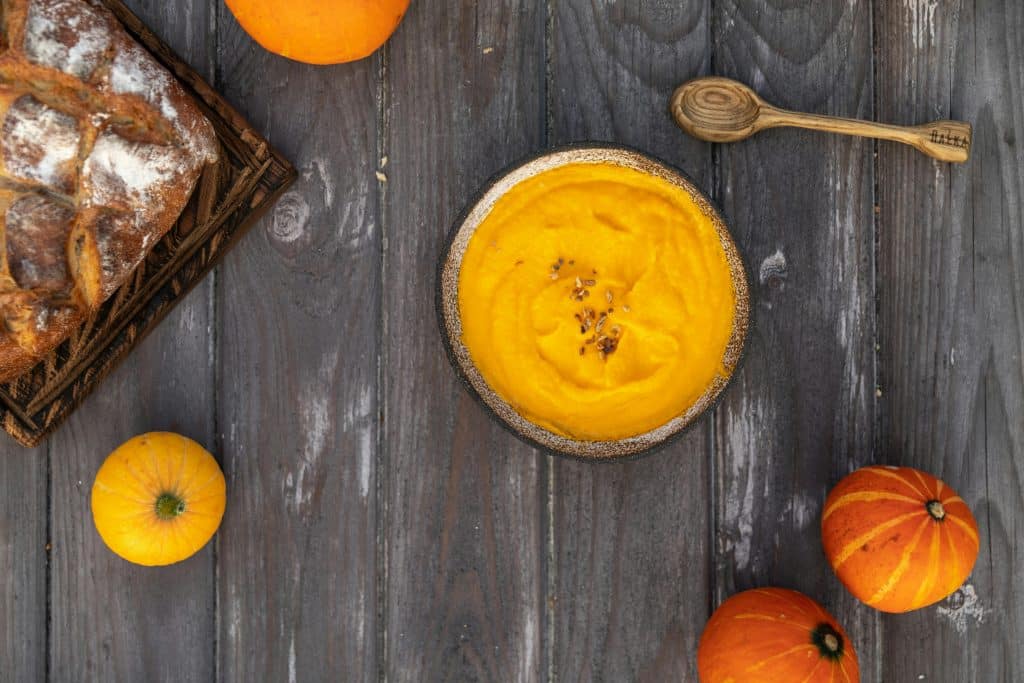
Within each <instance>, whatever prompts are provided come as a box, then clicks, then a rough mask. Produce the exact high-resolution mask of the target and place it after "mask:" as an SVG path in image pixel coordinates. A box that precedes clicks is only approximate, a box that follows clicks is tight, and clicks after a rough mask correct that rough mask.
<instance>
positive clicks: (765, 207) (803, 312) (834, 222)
mask: <svg viewBox="0 0 1024 683" xmlns="http://www.w3.org/2000/svg"><path fill="white" fill-rule="evenodd" d="M869 10H870V7H869V5H868V4H867V3H852V4H851V3H848V2H839V1H829V2H803V3H786V4H785V5H779V6H776V5H773V4H770V3H750V2H733V1H729V0H723V1H722V2H716V3H715V16H714V42H715V44H714V51H715V52H714V54H715V57H714V59H715V70H716V72H717V73H719V74H721V75H723V76H727V77H730V78H736V79H737V80H740V81H742V82H744V83H747V84H749V85H751V87H753V88H754V90H755V91H756V92H758V93H759V94H760V95H761V96H762V97H764V98H765V99H766V100H768V101H770V102H773V103H775V104H777V105H779V106H781V107H785V108H788V109H795V110H800V111H807V112H814V113H820V114H834V115H846V116H853V117H858V118H870V117H871V115H872V111H871V109H872V97H871V96H872V88H871V81H872V62H871V59H872V54H871V15H870V11H869ZM913 153H914V154H916V152H913ZM718 158H719V168H718V177H719V196H720V199H721V201H722V204H723V206H724V209H725V215H726V217H727V218H728V219H730V220H731V221H732V225H733V229H734V233H735V237H736V240H737V242H738V243H739V245H740V249H741V250H742V251H743V253H745V255H746V258H747V259H748V263H749V265H750V268H751V271H752V273H751V274H752V280H753V282H752V286H753V299H754V306H753V307H752V317H753V319H754V321H755V324H754V326H753V327H752V330H751V332H752V333H751V335H750V338H749V340H748V345H747V355H746V362H745V365H744V367H743V369H742V370H741V372H740V373H739V374H738V375H737V377H736V379H735V385H734V386H733V387H732V388H731V390H730V391H729V392H728V396H727V397H726V399H725V401H723V403H722V404H721V406H720V408H719V409H718V410H717V411H716V415H715V418H716V425H715V485H716V495H715V500H716V503H715V510H714V517H715V520H716V521H715V527H716V536H717V549H716V550H717V553H716V563H715V568H714V598H715V600H716V601H721V600H722V599H724V598H725V597H727V596H729V595H731V594H733V593H735V592H737V591H740V590H743V589H747V588H752V587H756V586H768V585H777V586H782V587H787V588H795V589H798V590H801V591H803V592H804V593H806V594H808V595H809V596H810V597H812V598H814V599H816V600H818V601H819V602H821V603H822V604H823V605H824V606H825V607H826V608H827V609H828V610H829V611H830V612H832V614H834V615H835V617H836V618H837V619H838V620H839V621H840V622H841V623H842V624H843V625H844V627H845V628H846V630H847V631H848V632H849V633H850V635H851V637H852V638H853V640H854V644H855V647H856V650H857V652H858V653H859V656H860V660H861V670H862V671H863V672H864V677H865V679H866V680H872V679H873V678H874V677H875V675H874V673H873V672H874V671H875V668H874V667H875V666H876V665H877V663H878V656H877V654H878V653H877V652H876V647H875V642H876V639H877V637H878V631H877V618H876V616H875V615H874V613H873V612H872V611H871V610H867V609H862V608H860V607H859V606H858V605H856V604H855V601H854V600H853V599H852V598H851V597H850V596H849V595H848V594H847V593H846V591H845V590H844V589H843V588H842V587H841V586H840V585H839V583H838V581H837V580H836V579H835V577H834V576H833V574H832V572H831V570H830V569H829V567H828V564H827V563H826V562H825V560H824V556H823V553H822V549H821V539H820V526H819V525H820V512H821V506H822V503H823V502H824V499H825V494H826V491H827V489H828V488H829V487H830V486H831V485H832V484H834V483H835V482H836V481H837V480H838V479H839V478H840V477H841V476H842V475H845V474H847V473H848V472H850V471H851V470H853V469H855V468H856V467H858V466H859V465H862V464H865V463H867V462H870V461H871V459H872V448H873V445H874V423H875V396H874V392H875V389H874V386H873V384H874V376H875V368H874V349H873V345H874V329H875V324H874V303H873V302H874V283H873V230H872V220H873V217H872V188H873V185H872V180H873V177H872V145H871V143H870V142H868V141H864V140H857V139H850V138H844V137H838V136H826V135H823V134H820V133H813V132H805V131H793V130H770V131H765V132H763V133H760V134H758V135H757V136H756V137H754V138H751V139H750V140H747V141H745V142H743V143H740V144H735V145H723V146H722V147H721V148H720V150H719V157H718Z"/></svg>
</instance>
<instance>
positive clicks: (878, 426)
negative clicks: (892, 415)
mask: <svg viewBox="0 0 1024 683" xmlns="http://www.w3.org/2000/svg"><path fill="white" fill-rule="evenodd" d="M868 10H869V11H870V12H871V21H870V22H868V23H869V33H868V37H869V40H870V41H871V120H872V121H877V120H878V108H879V107H878V101H879V99H878V98H879V95H878V55H879V44H878V36H879V21H880V19H879V9H878V2H876V0H870V3H869V7H868ZM878 177H879V166H878V140H877V139H872V141H871V231H872V234H871V291H872V293H873V296H874V302H873V303H874V306H872V308H871V311H872V313H873V316H874V317H873V319H872V320H871V324H872V326H873V328H874V329H873V330H872V334H871V346H872V348H871V359H872V363H873V365H874V367H873V375H874V377H873V378H872V379H873V382H872V386H873V389H872V396H871V397H870V398H871V406H872V407H871V410H872V415H871V418H872V423H873V425H874V430H875V433H874V436H873V437H872V441H871V450H872V453H871V461H872V462H882V461H884V460H885V458H884V456H883V454H882V448H881V446H882V425H883V419H882V409H883V404H882V399H881V397H880V396H879V395H878V391H879V389H880V388H881V387H882V384H883V381H884V377H882V363H881V331H880V329H879V328H880V326H881V320H882V287H881V286H880V284H879V283H880V282H881V279H880V278H879V267H878V264H879V260H880V258H881V248H882V239H881V235H882V231H881V227H880V226H881V221H882V210H881V205H880V204H879V190H878ZM874 621H875V639H874V643H873V647H874V650H875V651H874V653H873V654H874V656H875V657H874V666H873V667H872V668H873V670H874V672H875V680H876V681H881V680H882V673H883V672H884V671H885V665H884V662H883V659H884V656H885V647H884V644H883V639H882V630H883V629H884V628H885V623H884V621H883V620H882V619H881V618H880V617H879V616H878V615H877V614H876V615H875V616H874ZM866 668H867V667H865V669H866Z"/></svg>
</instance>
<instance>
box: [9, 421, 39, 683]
mask: <svg viewBox="0 0 1024 683" xmlns="http://www.w3.org/2000/svg"><path fill="white" fill-rule="evenodd" d="M46 457H47V450H46V447H45V446H42V447H39V448H34V449H32V450H26V449H25V448H24V447H22V446H19V445H17V444H16V443H14V442H13V441H10V440H7V441H6V442H5V443H4V444H3V447H2V448H0V490H2V491H5V492H7V493H6V495H4V496H3V498H2V499H0V575H2V576H4V577H6V578H5V580H4V581H3V583H2V585H0V604H2V605H4V609H3V610H2V612H0V662H3V669H4V673H3V675H4V676H8V677H10V680H12V681H40V680H43V678H44V676H45V673H46V543H47V534H46V532H47V528H46V520H47V517H46V493H47V482H46V477H47V472H46Z"/></svg>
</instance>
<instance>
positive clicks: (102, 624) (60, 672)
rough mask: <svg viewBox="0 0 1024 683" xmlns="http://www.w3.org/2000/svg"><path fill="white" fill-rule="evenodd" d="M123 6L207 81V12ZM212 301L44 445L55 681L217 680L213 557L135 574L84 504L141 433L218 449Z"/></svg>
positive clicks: (179, 314)
mask: <svg viewBox="0 0 1024 683" xmlns="http://www.w3.org/2000/svg"><path fill="white" fill-rule="evenodd" d="M128 4H129V7H130V8H131V9H132V10H133V11H134V12H136V13H137V14H139V16H140V17H141V18H142V19H143V20H144V21H146V23H147V24H149V25H150V26H153V27H156V29H157V30H158V32H159V33H160V35H161V36H162V37H163V38H164V39H165V40H167V41H168V42H169V43H170V44H171V45H172V47H174V49H175V50H176V51H177V52H178V53H179V54H180V55H181V56H182V57H183V58H184V59H185V60H186V61H188V62H189V63H191V64H192V65H193V66H195V67H196V68H197V69H198V70H199V71H200V72H203V73H205V74H206V75H208V76H209V75H212V64H213V54H214V51H213V49H212V39H213V35H212V21H213V16H212V12H211V11H210V9H209V5H208V3H204V2H200V1H197V0H182V1H181V2H178V3H175V4H174V5H170V6H169V5H167V4H166V3H162V2H158V1H156V0H144V1H138V0H136V1H133V2H130V3H128ZM211 293H212V285H211V284H210V283H209V282H205V283H203V284H200V285H199V286H198V287H196V289H195V290H193V292H192V293H191V294H190V295H189V296H188V297H187V298H186V299H184V300H183V301H182V302H181V303H180V304H179V305H178V306H177V307H176V308H175V309H174V311H172V312H171V313H170V314H169V315H168V317H167V319H165V320H164V322H163V324H161V326H160V327H159V328H158V329H157V330H156V331H154V332H153V334H152V335H150V336H149V337H148V338H147V339H146V340H145V341H144V342H143V343H142V344H140V345H139V346H138V347H137V348H136V349H135V350H134V351H133V353H132V354H131V355H130V356H129V357H128V358H126V359H125V361H124V362H123V363H122V364H121V365H120V366H119V367H118V368H117V369H116V370H115V371H114V372H113V373H112V374H111V376H110V377H108V378H107V380H106V381H105V382H104V384H103V390H102V391H100V392H97V393H96V394H94V395H93V396H91V397H90V398H88V399H87V400H86V401H85V403H83V405H82V406H81V407H80V408H79V409H78V410H77V411H76V412H75V413H74V415H73V416H72V417H71V418H69V420H68V422H67V423H66V425H65V426H64V427H63V428H61V429H60V430H59V431H58V432H57V433H56V434H55V435H54V436H53V437H51V439H50V441H49V448H50V454H51V464H50V466H51V472H52V480H51V491H50V499H51V510H50V514H51V516H52V544H53V548H52V551H51V573H52V579H51V587H50V602H51V618H52V626H51V629H50V653H49V673H50V677H51V678H52V679H53V680H76V679H82V678H85V679H91V680H105V681H134V680H169V679H172V678H174V679H178V680H209V679H210V678H211V677H212V676H213V673H214V661H213V647H214V645H213V643H214V612H213V567H214V558H213V549H212V547H211V546H207V547H206V548H204V549H203V550H202V551H200V552H199V553H198V554H197V555H196V556H194V557H193V558H191V559H189V560H188V561H186V562H183V563H181V564H179V565H175V566H172V567H167V568H163V569H152V568H146V567H139V566H135V565H131V564H129V563H127V562H125V561H124V560H122V559H120V558H118V557H116V556H115V555H114V554H113V553H111V552H110V551H109V550H108V549H107V548H106V546H105V545H104V544H103V541H102V540H101V539H100V538H99V535H98V534H97V533H96V530H95V528H94V527H93V523H92V513H91V511H90V506H89V496H90V492H91V489H92V481H93V478H94V477H95V474H96V470H97V469H98V468H99V466H100V463H102V461H103V459H104V458H105V457H106V456H107V454H108V453H110V451H111V450H113V449H114V448H115V447H117V446H118V445H119V444H120V443H121V442H122V441H124V440H126V439H128V438H129V437H131V436H134V435H135V434H137V433H140V432H145V431H152V430H158V429H168V430H173V431H177V432H181V433H183V434H186V435H188V436H190V437H192V438H194V439H196V440H197V441H199V442H201V443H204V444H206V445H209V446H212V442H213V436H214V418H213V416H214V403H213V391H212V389H213V367H212V360H211V357H210V344H209V333H210V329H211V325H212V321H213V311H212V306H211V298H210V297H211ZM184 368H187V371H183V369H184Z"/></svg>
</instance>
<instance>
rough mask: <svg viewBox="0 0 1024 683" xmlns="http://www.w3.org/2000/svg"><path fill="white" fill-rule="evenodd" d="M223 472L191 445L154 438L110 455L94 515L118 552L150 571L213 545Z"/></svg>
mask: <svg viewBox="0 0 1024 683" xmlns="http://www.w3.org/2000/svg"><path fill="white" fill-rule="evenodd" d="M224 498H225V485H224V473H223V472H221V469H220V466H219V465H218V464H217V461H216V460H214V459H213V456H212V455H210V454H209V453H208V452H207V451H206V450H205V449H204V448H203V447H202V446H200V445H199V444H197V443H196V442H195V441H193V440H192V439H189V438H187V437H184V436H181V435H180V434H171V433H169V432H151V433H149V434H142V435H140V436H136V437H134V438H132V439H129V440H128V441H127V442H125V443H124V444H123V445H121V446H120V447H118V448H117V450H115V451H114V452H113V453H111V454H110V455H109V456H107V459H106V460H105V461H104V462H103V465H102V466H101V467H100V470H99V472H97V473H96V481H95V483H93V485H92V516H93V522H94V523H95V524H96V531H98V532H99V534H100V537H101V538H102V539H103V542H104V543H106V544H107V546H108V547H109V548H110V549H111V550H113V551H114V552H115V553H117V554H118V555H120V556H121V557H123V558H124V559H126V560H128V561H129V562H134V563H136V564H143V565H148V566H153V565H164V564H172V563H174V562H180V561H181V560H184V559H185V558H187V557H190V556H191V555H193V554H195V553H196V552H197V551H198V550H199V549H200V548H202V547H203V546H204V545H206V542H207V541H209V540H210V538H211V537H212V536H213V534H214V532H215V531H217V527H218V526H220V521H221V518H222V517H223V516H224Z"/></svg>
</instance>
